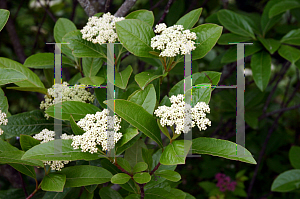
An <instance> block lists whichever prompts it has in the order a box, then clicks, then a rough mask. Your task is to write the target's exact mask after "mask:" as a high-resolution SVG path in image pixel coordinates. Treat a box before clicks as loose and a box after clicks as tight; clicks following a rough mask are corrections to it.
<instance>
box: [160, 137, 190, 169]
mask: <svg viewBox="0 0 300 199" xmlns="http://www.w3.org/2000/svg"><path fill="white" fill-rule="evenodd" d="M191 145H192V142H191V141H189V140H176V141H173V142H172V143H171V144H169V145H168V146H167V147H166V148H165V150H164V151H163V153H162V154H161V157H160V163H161V164H164V165H177V164H185V158H186V156H187V154H188V152H189V150H190V147H191Z"/></svg>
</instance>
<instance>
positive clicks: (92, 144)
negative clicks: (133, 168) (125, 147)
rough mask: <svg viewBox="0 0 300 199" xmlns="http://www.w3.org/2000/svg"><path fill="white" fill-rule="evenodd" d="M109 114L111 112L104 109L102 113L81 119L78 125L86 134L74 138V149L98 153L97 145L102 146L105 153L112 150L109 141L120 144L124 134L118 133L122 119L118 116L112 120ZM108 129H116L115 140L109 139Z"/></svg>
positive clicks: (88, 115)
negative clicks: (119, 141)
mask: <svg viewBox="0 0 300 199" xmlns="http://www.w3.org/2000/svg"><path fill="white" fill-rule="evenodd" d="M108 114H109V111H108V110H107V109H103V111H102V112H97V113H96V114H87V115H86V116H85V117H84V118H83V119H81V120H80V121H79V122H78V123H77V125H78V126H80V127H81V128H82V129H83V130H84V131H86V132H85V133H84V134H82V135H75V136H74V137H73V142H72V146H73V148H74V149H79V148H81V151H82V152H87V151H88V152H90V153H96V152H97V150H98V148H97V145H101V146H102V150H103V151H106V150H110V149H111V148H112V146H107V144H109V143H108V142H107V141H108V140H109V141H110V140H111V141H113V142H114V143H116V142H118V140H120V139H121V137H122V133H118V132H117V131H119V130H120V128H121V126H120V123H121V118H120V119H119V118H118V117H117V116H116V115H115V116H114V118H112V117H111V116H108ZM112 119H113V120H114V122H113V123H112V122H110V121H112ZM108 121H109V122H108ZM107 128H109V129H112V128H114V138H113V139H112V138H111V139H107ZM109 133H112V132H109ZM109 133H108V134H109Z"/></svg>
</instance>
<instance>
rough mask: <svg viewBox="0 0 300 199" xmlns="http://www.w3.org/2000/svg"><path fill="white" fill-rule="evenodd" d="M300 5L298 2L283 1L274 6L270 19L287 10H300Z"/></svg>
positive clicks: (270, 12)
mask: <svg viewBox="0 0 300 199" xmlns="http://www.w3.org/2000/svg"><path fill="white" fill-rule="evenodd" d="M299 7H300V3H299V2H298V1H288V0H287V1H281V2H279V3H276V4H275V5H273V6H272V7H271V9H270V11H269V18H272V17H274V16H276V15H279V14H281V13H284V12H286V11H287V10H290V9H294V8H299Z"/></svg>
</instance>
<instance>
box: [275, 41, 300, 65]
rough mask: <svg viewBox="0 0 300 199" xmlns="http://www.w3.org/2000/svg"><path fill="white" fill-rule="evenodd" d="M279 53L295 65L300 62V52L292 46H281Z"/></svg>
mask: <svg viewBox="0 0 300 199" xmlns="http://www.w3.org/2000/svg"><path fill="white" fill-rule="evenodd" d="M278 53H279V55H280V56H281V57H283V58H284V59H286V60H288V61H290V62H291V63H295V62H296V61H298V59H300V50H298V49H297V48H294V47H292V46H287V45H281V47H280V48H279V50H278Z"/></svg>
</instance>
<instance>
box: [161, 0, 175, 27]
mask: <svg viewBox="0 0 300 199" xmlns="http://www.w3.org/2000/svg"><path fill="white" fill-rule="evenodd" d="M173 1H174V0H169V2H168V4H167V6H166V8H165V11H164V14H163V15H162V16H161V18H160V19H159V21H158V22H157V24H159V23H161V22H162V21H163V20H164V19H165V17H166V16H167V13H168V12H169V10H170V6H171V4H172V3H173Z"/></svg>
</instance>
